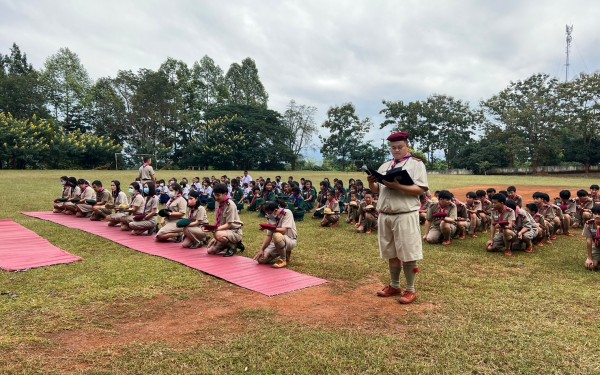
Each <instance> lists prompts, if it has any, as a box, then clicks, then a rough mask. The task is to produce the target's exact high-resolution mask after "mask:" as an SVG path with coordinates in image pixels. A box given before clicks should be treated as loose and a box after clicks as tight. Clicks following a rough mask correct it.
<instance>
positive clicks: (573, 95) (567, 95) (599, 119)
mask: <svg viewBox="0 0 600 375" xmlns="http://www.w3.org/2000/svg"><path fill="white" fill-rule="evenodd" d="M559 92H560V99H561V115H562V116H563V122H562V123H563V124H564V126H563V127H562V129H561V130H562V134H563V140H564V142H565V148H564V149H565V158H566V160H569V161H577V162H581V163H584V164H585V167H586V172H587V173H589V171H590V165H591V164H593V163H598V162H600V147H598V146H599V145H600V74H599V73H594V74H591V75H589V74H581V75H580V76H579V77H578V78H577V79H575V80H573V81H570V82H568V83H565V84H562V85H561V86H560V89H559Z"/></svg>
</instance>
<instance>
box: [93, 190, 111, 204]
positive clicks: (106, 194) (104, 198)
mask: <svg viewBox="0 0 600 375" xmlns="http://www.w3.org/2000/svg"><path fill="white" fill-rule="evenodd" d="M96 202H98V203H104V204H108V205H111V204H113V202H114V199H113V196H112V194H111V193H110V191H108V190H106V189H104V190H100V191H99V192H97V193H96Z"/></svg>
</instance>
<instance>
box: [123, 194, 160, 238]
mask: <svg viewBox="0 0 600 375" xmlns="http://www.w3.org/2000/svg"><path fill="white" fill-rule="evenodd" d="M144 200H145V201H144V206H143V209H144V210H143V212H142V213H143V214H144V215H146V217H148V215H151V214H153V215H152V216H151V217H150V218H148V219H146V218H144V219H142V220H138V221H135V220H132V221H130V222H129V228H131V230H132V234H137V235H139V234H143V233H144V232H146V231H149V233H150V234H151V233H152V232H153V231H154V229H155V228H156V223H157V218H156V212H157V211H158V197H156V196H153V197H151V196H147V197H146V198H145V199H144Z"/></svg>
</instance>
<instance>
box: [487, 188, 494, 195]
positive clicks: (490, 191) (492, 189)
mask: <svg viewBox="0 0 600 375" xmlns="http://www.w3.org/2000/svg"><path fill="white" fill-rule="evenodd" d="M486 192H487V193H488V194H491V193H495V192H496V189H494V188H487V190H486Z"/></svg>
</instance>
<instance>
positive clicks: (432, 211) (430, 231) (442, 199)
mask: <svg viewBox="0 0 600 375" xmlns="http://www.w3.org/2000/svg"><path fill="white" fill-rule="evenodd" d="M452 198H453V196H452V193H451V192H449V191H448V190H442V191H440V194H439V196H438V202H437V203H434V204H432V205H431V206H429V209H428V210H427V218H426V219H427V221H425V235H424V236H423V240H425V241H427V242H428V243H431V244H436V243H440V242H441V243H442V245H444V246H449V245H451V244H452V237H453V236H454V234H455V233H456V218H457V210H456V204H454V202H452Z"/></svg>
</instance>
